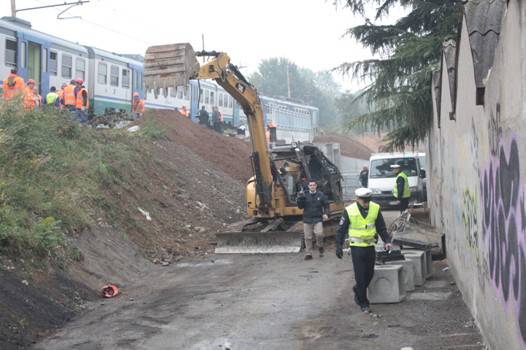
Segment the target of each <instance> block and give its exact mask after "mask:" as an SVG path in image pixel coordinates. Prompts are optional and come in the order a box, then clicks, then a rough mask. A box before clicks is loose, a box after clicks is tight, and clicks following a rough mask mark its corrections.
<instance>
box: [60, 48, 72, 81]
mask: <svg viewBox="0 0 526 350" xmlns="http://www.w3.org/2000/svg"><path fill="white" fill-rule="evenodd" d="M72 75H73V57H72V56H71V55H66V54H62V78H67V79H71V77H72Z"/></svg>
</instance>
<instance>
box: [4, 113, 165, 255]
mask: <svg viewBox="0 0 526 350" xmlns="http://www.w3.org/2000/svg"><path fill="white" fill-rule="evenodd" d="M0 107H1V108H0V251H6V250H7V251H11V252H16V253H26V252H29V253H31V252H34V253H38V254H40V255H46V256H49V255H53V254H56V253H57V252H63V251H64V249H63V248H64V247H65V245H66V243H65V242H66V239H65V237H66V235H67V234H69V233H72V232H80V231H81V230H82V229H84V228H85V227H87V226H88V225H90V224H92V223H93V222H94V219H95V218H96V217H97V215H105V214H106V213H109V214H110V215H111V213H112V212H113V207H112V205H111V201H109V200H108V198H107V197H106V194H105V190H106V189H107V188H108V187H109V186H113V185H116V184H117V185H121V184H123V183H124V182H126V179H125V177H126V176H128V175H127V174H126V171H125V169H126V167H127V164H130V162H134V161H136V158H137V157H138V152H139V150H140V147H138V146H137V142H136V141H134V140H133V139H136V138H133V137H130V136H129V134H128V133H127V132H126V131H125V130H124V131H123V130H104V131H100V130H94V129H90V128H88V127H85V126H81V125H79V124H77V123H75V122H73V121H72V120H71V117H70V115H69V114H68V113H62V112H57V111H47V112H46V111H45V112H33V113H24V112H23V111H21V110H20V109H18V108H16V106H15V105H14V104H8V105H3V106H0ZM152 128H153V127H152ZM151 133H152V134H156V133H155V132H151ZM157 134H158V133H157ZM72 254H73V256H74V257H76V258H77V259H80V255H79V252H76V251H73V253H72Z"/></svg>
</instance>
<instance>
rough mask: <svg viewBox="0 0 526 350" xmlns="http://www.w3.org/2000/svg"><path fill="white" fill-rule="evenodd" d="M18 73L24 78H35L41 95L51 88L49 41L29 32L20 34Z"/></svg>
mask: <svg viewBox="0 0 526 350" xmlns="http://www.w3.org/2000/svg"><path fill="white" fill-rule="evenodd" d="M18 42H19V44H18V45H19V46H18V73H19V75H20V76H21V77H22V78H24V80H26V82H27V80H28V79H33V80H34V81H35V85H36V86H37V88H38V91H39V93H40V94H41V95H43V94H45V93H47V92H48V90H49V73H48V72H47V62H48V57H47V56H48V55H49V43H48V42H45V41H43V40H41V39H40V38H36V37H32V36H31V35H29V34H25V33H19V35H18Z"/></svg>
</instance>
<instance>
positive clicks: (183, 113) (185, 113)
mask: <svg viewBox="0 0 526 350" xmlns="http://www.w3.org/2000/svg"><path fill="white" fill-rule="evenodd" d="M181 114H182V115H183V116H185V117H187V118H188V117H190V113H189V112H188V110H187V109H186V106H182V107H181Z"/></svg>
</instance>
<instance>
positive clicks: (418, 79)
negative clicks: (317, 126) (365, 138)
mask: <svg viewBox="0 0 526 350" xmlns="http://www.w3.org/2000/svg"><path fill="white" fill-rule="evenodd" d="M342 2H343V3H344V5H345V6H346V7H348V8H349V9H350V10H351V12H352V13H353V14H355V15H360V16H362V17H363V18H364V20H365V23H364V24H363V25H359V26H356V27H353V28H350V29H349V30H348V31H347V34H348V35H350V36H351V37H353V38H355V39H356V40H357V41H359V42H360V43H362V44H363V45H364V46H366V47H369V48H370V49H371V51H372V53H373V55H375V56H378V57H379V58H374V59H369V60H364V61H357V62H352V63H344V64H342V65H341V66H340V69H341V71H343V72H344V73H349V74H352V75H353V76H354V77H358V78H362V79H364V80H366V81H371V82H372V83H371V84H370V85H369V86H368V87H367V88H366V89H364V90H363V92H362V93H361V94H360V96H359V98H363V99H366V100H367V102H368V103H369V104H370V106H371V107H372V108H371V110H372V111H371V112H368V113H366V114H362V115H359V116H352V115H350V116H347V117H348V119H349V120H352V121H351V122H350V124H351V127H357V126H359V127H366V128H372V129H374V130H376V131H378V132H382V131H388V134H387V136H386V140H387V142H388V144H387V147H388V148H390V149H393V148H394V149H403V148H404V147H405V146H406V145H413V146H414V145H416V144H417V143H418V142H419V141H422V140H423V139H424V138H425V137H426V135H427V132H428V130H429V129H430V126H431V120H432V114H433V112H432V100H431V73H432V71H433V70H436V69H438V67H439V64H440V58H441V52H442V42H443V41H444V40H446V39H449V38H451V37H453V38H455V37H456V32H457V30H458V23H459V21H460V18H461V17H460V15H461V10H462V7H463V3H464V2H465V1H463V0H342ZM371 5H372V6H375V12H374V19H373V20H372V21H371V20H370V19H368V18H367V17H366V14H367V11H366V9H367V8H368V7H369V6H371ZM398 5H401V6H404V7H406V8H407V9H409V13H408V14H407V15H405V16H403V17H402V18H400V19H399V20H398V21H396V22H395V23H394V24H392V25H381V24H378V22H379V21H380V20H381V19H382V18H383V17H384V16H386V15H388V14H389V12H390V10H392V9H393V7H394V6H398ZM375 23H376V24H375Z"/></svg>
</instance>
